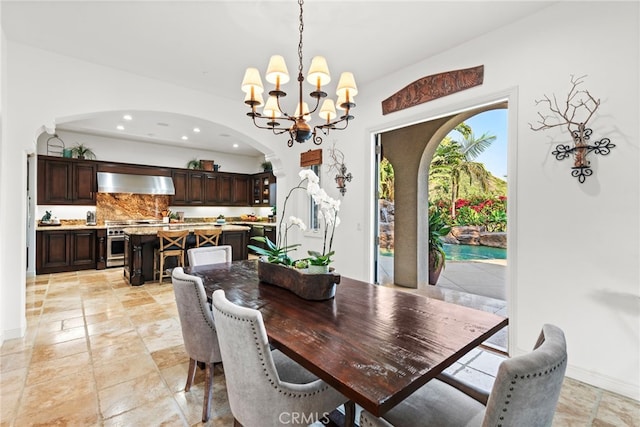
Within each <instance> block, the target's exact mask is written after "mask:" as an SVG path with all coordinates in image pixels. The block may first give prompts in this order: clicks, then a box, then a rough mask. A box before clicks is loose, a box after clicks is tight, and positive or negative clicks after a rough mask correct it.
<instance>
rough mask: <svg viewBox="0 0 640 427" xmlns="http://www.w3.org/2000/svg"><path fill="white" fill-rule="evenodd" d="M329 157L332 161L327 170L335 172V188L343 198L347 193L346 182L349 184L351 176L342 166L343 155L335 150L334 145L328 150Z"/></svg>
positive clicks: (343, 165) (344, 166)
mask: <svg viewBox="0 0 640 427" xmlns="http://www.w3.org/2000/svg"><path fill="white" fill-rule="evenodd" d="M329 157H331V160H332V162H331V164H330V165H329V170H331V169H335V170H336V172H337V174H336V177H335V178H334V179H335V181H336V184H338V186H337V187H336V188H337V189H338V190H340V194H342V195H343V196H344V194H345V193H346V192H347V182H351V180H352V179H353V175H352V174H351V172H347V166H346V165H345V164H344V153H343V152H342V151H340V150H338V149H337V148H335V144H334V146H333V148H331V149H330V150H329Z"/></svg>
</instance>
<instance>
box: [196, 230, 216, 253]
mask: <svg viewBox="0 0 640 427" xmlns="http://www.w3.org/2000/svg"><path fill="white" fill-rule="evenodd" d="M193 234H194V235H195V236H196V247H197V248H200V247H202V246H218V239H219V238H220V234H222V230H221V229H220V228H196V229H194V230H193Z"/></svg>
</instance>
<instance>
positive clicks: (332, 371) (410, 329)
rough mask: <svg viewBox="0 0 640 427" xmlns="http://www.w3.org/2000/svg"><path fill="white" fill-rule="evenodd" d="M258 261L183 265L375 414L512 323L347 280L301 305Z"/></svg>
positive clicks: (285, 348) (275, 340)
mask: <svg viewBox="0 0 640 427" xmlns="http://www.w3.org/2000/svg"><path fill="white" fill-rule="evenodd" d="M257 262H258V261H256V260H248V261H234V262H232V263H221V264H211V265H203V266H197V267H190V268H189V267H188V268H185V272H186V273H188V274H192V275H194V276H198V277H200V278H201V279H202V281H203V284H204V286H205V289H206V293H207V295H208V296H209V298H210V297H211V295H212V294H213V292H214V291H216V290H218V289H223V290H224V291H225V294H226V297H227V298H228V299H229V300H230V301H232V302H233V303H235V304H238V305H240V306H243V307H249V308H253V309H257V310H259V311H260V312H261V313H262V317H263V319H264V323H265V327H266V330H267V335H268V337H269V341H270V343H271V344H272V345H273V346H274V347H276V348H278V349H279V350H281V351H282V352H283V353H285V354H286V355H288V356H289V357H291V358H292V359H293V360H295V361H296V362H298V363H300V364H301V365H302V366H304V367H305V368H307V369H308V370H309V371H311V372H313V373H314V374H315V375H317V376H318V377H319V378H321V379H322V380H324V381H326V382H327V383H328V384H330V385H331V386H332V387H334V388H335V389H337V390H338V391H340V392H341V393H342V394H344V395H345V396H346V397H347V398H349V399H351V400H352V401H353V402H355V403H357V404H358V405H360V406H361V407H362V408H364V409H366V410H367V411H369V412H371V413H372V414H374V415H376V416H380V415H382V414H384V413H385V412H387V411H388V410H389V409H391V408H393V407H394V406H395V405H396V404H398V403H399V402H401V401H402V400H403V399H405V398H406V397H407V396H409V395H410V394H411V393H413V392H414V391H416V390H417V389H418V388H420V387H421V386H422V385H424V384H425V383H426V382H427V381H429V380H431V379H432V378H434V377H435V376H437V375H438V374H440V373H441V372H442V371H443V370H444V369H446V368H447V367H449V366H450V365H452V364H453V363H454V362H455V361H457V360H458V359H460V358H461V357H462V356H464V355H465V354H466V353H468V352H469V351H470V350H471V349H473V348H474V347H476V346H478V345H479V344H481V343H482V342H483V341H485V340H486V339H487V338H489V337H490V336H491V335H493V334H494V333H496V332H497V331H499V330H500V329H502V328H504V327H505V326H506V325H507V323H508V319H507V318H505V317H502V316H498V315H495V314H492V313H487V312H483V311H479V310H475V309H472V308H468V307H463V306H459V305H455V304H451V303H448V302H444V301H440V300H436V299H433V298H428V297H425V296H422V295H417V294H414V293H410V292H405V291H402V290H397V289H392V288H388V287H383V286H377V285H372V284H370V283H366V282H362V281H358V280H353V279H349V278H346V277H342V279H341V282H340V284H339V285H338V286H337V290H336V294H335V297H334V298H332V299H330V300H327V301H308V300H304V299H302V298H300V297H298V296H296V295H295V294H293V293H292V292H291V291H289V290H286V289H283V288H279V287H277V286H274V285H270V284H267V283H263V282H260V280H259V279H258V273H257Z"/></svg>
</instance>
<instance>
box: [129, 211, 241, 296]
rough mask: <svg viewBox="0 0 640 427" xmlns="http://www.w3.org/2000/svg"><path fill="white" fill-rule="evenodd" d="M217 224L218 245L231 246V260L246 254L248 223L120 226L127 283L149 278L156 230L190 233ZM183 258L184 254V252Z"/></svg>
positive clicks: (148, 279)
mask: <svg viewBox="0 0 640 427" xmlns="http://www.w3.org/2000/svg"><path fill="white" fill-rule="evenodd" d="M204 228H219V229H221V230H222V234H221V235H220V240H219V244H220V245H230V246H231V247H232V248H233V249H232V250H233V260H234V261H236V260H242V259H247V258H248V249H247V245H248V244H249V231H250V230H251V227H247V226H243V225H233V224H223V225H220V224H216V223H171V224H166V225H162V226H157V227H155V226H153V227H149V226H144V227H130V228H125V229H124V237H125V239H124V242H125V245H124V277H125V278H126V279H127V281H128V282H129V284H130V285H132V286H140V285H144V283H145V282H146V281H151V280H153V256H154V254H153V250H154V248H156V247H158V246H159V245H158V237H157V234H158V231H160V230H185V229H186V230H189V235H190V237H192V236H193V231H194V230H195V229H204ZM185 258H186V255H185Z"/></svg>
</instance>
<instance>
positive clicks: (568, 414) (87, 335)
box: [0, 269, 640, 427]
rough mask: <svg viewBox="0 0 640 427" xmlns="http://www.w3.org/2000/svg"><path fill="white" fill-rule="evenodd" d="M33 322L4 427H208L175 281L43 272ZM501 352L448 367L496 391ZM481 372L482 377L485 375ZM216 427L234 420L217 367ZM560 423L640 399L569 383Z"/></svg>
mask: <svg viewBox="0 0 640 427" xmlns="http://www.w3.org/2000/svg"><path fill="white" fill-rule="evenodd" d="M27 321H28V328H27V333H26V336H25V337H24V338H23V339H14V340H8V341H5V343H4V344H3V346H2V349H1V351H0V425H1V426H3V427H4V426H20V427H22V426H32V425H46V426H50V425H67V426H113V425H117V426H156V425H167V426H193V425H201V424H202V423H201V422H200V416H201V411H202V400H203V375H202V372H198V376H197V381H196V383H197V384H196V385H195V386H194V387H193V388H192V389H191V391H190V392H188V393H185V392H184V390H183V388H184V383H185V380H186V375H187V366H188V356H187V354H186V353H185V351H184V347H183V343H182V335H181V331H180V323H179V318H178V313H177V310H176V306H175V301H174V295H173V290H172V287H171V283H170V282H165V283H163V284H162V285H160V284H158V283H150V284H145V285H144V286H141V287H130V286H129V285H127V284H126V283H125V282H124V280H123V279H122V269H109V270H103V271H99V272H98V271H90V272H77V273H61V274H52V275H42V276H37V277H36V278H33V279H28V284H27ZM500 360H501V358H500V356H497V355H493V354H492V353H489V352H486V351H481V350H474V351H472V352H470V353H469V354H468V355H467V356H466V357H465V358H464V359H462V360H460V361H459V363H457V364H456V365H454V366H452V367H451V368H450V369H451V370H453V372H455V373H456V375H460V376H467V377H469V378H468V379H470V380H472V381H474V380H475V381H478V384H479V385H480V386H484V387H490V384H491V379H492V375H495V369H496V368H497V364H498V363H499V362H500ZM478 372H480V373H482V376H480V375H479V374H478ZM214 378H215V384H214V402H213V409H212V419H211V421H209V422H208V423H207V425H210V426H231V425H233V418H232V415H231V413H230V410H229V405H228V401H227V397H226V391H225V381H224V372H223V369H222V367H220V366H219V367H216V370H215V376H214ZM554 425H555V426H639V425H640V404H639V403H638V402H636V401H633V400H631V399H627V398H624V397H621V396H618V395H615V394H612V393H609V392H606V391H603V390H600V389H597V388H594V387H591V386H588V385H586V384H583V383H580V382H578V381H574V380H571V379H567V380H566V381H565V385H564V388H563V392H562V396H561V400H560V404H559V407H558V412H557V414H556V418H555V422H554Z"/></svg>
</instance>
